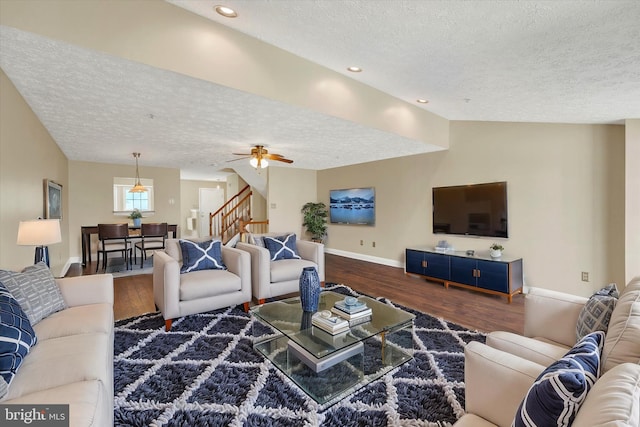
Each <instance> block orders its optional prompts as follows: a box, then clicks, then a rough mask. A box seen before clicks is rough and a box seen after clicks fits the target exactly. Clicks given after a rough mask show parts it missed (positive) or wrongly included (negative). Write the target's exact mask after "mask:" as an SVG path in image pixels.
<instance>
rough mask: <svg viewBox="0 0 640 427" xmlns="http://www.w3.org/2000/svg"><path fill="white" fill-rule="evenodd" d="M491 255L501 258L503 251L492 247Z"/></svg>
mask: <svg viewBox="0 0 640 427" xmlns="http://www.w3.org/2000/svg"><path fill="white" fill-rule="evenodd" d="M490 255H491V258H500V257H501V256H502V251H501V250H499V249H491V252H490Z"/></svg>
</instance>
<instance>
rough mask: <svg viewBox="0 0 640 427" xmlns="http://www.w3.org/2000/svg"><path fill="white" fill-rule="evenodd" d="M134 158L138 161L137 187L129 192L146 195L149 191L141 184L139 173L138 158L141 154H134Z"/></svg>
mask: <svg viewBox="0 0 640 427" xmlns="http://www.w3.org/2000/svg"><path fill="white" fill-rule="evenodd" d="M133 157H134V158H135V159H136V185H134V186H133V187H132V188H131V189H130V190H129V193H146V192H147V191H149V190H147V188H146V187H145V186H144V185H142V183H141V182H140V172H139V171H138V158H139V157H140V153H133Z"/></svg>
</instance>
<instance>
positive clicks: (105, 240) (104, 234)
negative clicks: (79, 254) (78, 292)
mask: <svg viewBox="0 0 640 427" xmlns="http://www.w3.org/2000/svg"><path fill="white" fill-rule="evenodd" d="M128 238H129V225H128V224H126V223H125V224H98V259H97V262H96V273H97V272H98V268H99V267H100V254H102V269H103V270H104V271H106V270H107V254H108V253H110V252H120V253H121V254H122V258H124V262H125V265H126V266H127V270H128V269H129V262H130V261H129V259H130V255H131V247H130V246H129V239H128Z"/></svg>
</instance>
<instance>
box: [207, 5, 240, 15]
mask: <svg viewBox="0 0 640 427" xmlns="http://www.w3.org/2000/svg"><path fill="white" fill-rule="evenodd" d="M213 8H214V9H215V11H216V12H217V13H218V14H219V15H222V16H224V17H225V18H236V17H237V16H238V12H236V11H235V10H233V9H231V8H230V7H228V6H223V5H220V4H219V5H216V6H214V7H213Z"/></svg>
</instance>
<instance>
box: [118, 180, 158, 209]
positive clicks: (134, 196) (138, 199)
mask: <svg viewBox="0 0 640 427" xmlns="http://www.w3.org/2000/svg"><path fill="white" fill-rule="evenodd" d="M140 182H141V183H142V185H144V186H145V187H146V188H147V190H148V191H147V192H145V193H130V192H129V190H130V189H131V188H132V187H133V186H134V185H135V183H136V179H135V178H120V177H116V178H113V213H114V214H116V215H129V214H130V213H131V211H132V210H134V209H138V210H139V211H140V212H142V213H143V214H153V213H155V212H154V207H153V179H148V178H140Z"/></svg>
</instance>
